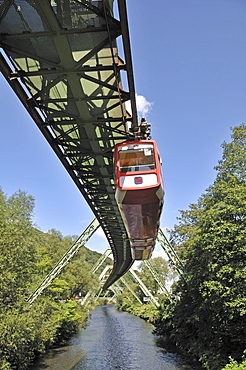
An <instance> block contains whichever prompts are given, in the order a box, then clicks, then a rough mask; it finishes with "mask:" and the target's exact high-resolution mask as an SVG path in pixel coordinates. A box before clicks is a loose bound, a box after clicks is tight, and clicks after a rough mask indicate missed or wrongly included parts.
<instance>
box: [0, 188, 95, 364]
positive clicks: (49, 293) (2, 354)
mask: <svg viewBox="0 0 246 370" xmlns="http://www.w3.org/2000/svg"><path fill="white" fill-rule="evenodd" d="M33 211H34V199H33V197H32V196H30V195H28V194H26V193H25V192H23V191H18V192H16V193H15V194H13V195H12V196H10V197H9V198H8V197H7V196H6V195H5V194H4V193H3V191H2V190H1V189H0V286H1V289H0V368H1V369H19V370H22V369H27V368H28V367H29V365H30V363H31V362H32V361H33V359H34V357H35V356H36V355H37V354H39V353H41V352H43V351H44V350H45V349H46V348H48V347H49V346H51V345H52V344H54V343H56V342H59V341H62V340H66V339H67V338H68V337H69V336H70V335H71V334H72V333H74V332H75V331H76V330H77V328H78V326H79V325H81V324H82V323H83V322H84V321H85V320H86V318H87V316H88V315H87V311H85V310H83V308H81V306H80V305H78V304H77V303H76V302H75V300H74V297H75V295H76V294H77V293H79V292H80V293H82V294H85V293H86V292H87V291H88V289H90V288H91V287H92V286H93V284H95V283H97V280H96V278H95V276H91V274H90V269H91V267H92V264H93V263H94V262H95V261H96V260H97V259H98V257H99V254H98V253H95V252H92V251H90V250H88V249H87V248H85V247H83V248H81V250H80V251H79V252H78V253H77V254H76V256H74V259H73V261H72V263H70V264H68V265H67V266H66V268H64V269H63V271H62V273H61V274H60V275H59V276H58V277H57V278H56V279H55V280H54V282H53V283H52V285H51V286H50V287H49V288H48V289H46V290H45V292H44V293H43V294H42V296H41V297H40V298H39V299H37V300H36V301H35V302H34V303H33V305H32V306H30V305H29V304H27V302H26V300H27V298H28V296H29V295H30V292H31V291H33V290H34V289H35V288H36V287H37V286H38V285H39V284H40V283H41V282H42V280H43V279H44V277H45V276H46V275H47V273H48V272H49V271H50V270H51V269H52V268H53V267H54V266H55V265H56V263H57V262H58V261H59V260H60V258H61V257H62V256H63V254H64V253H65V252H66V251H67V250H68V248H69V247H70V246H71V245H72V243H73V240H74V237H73V238H71V237H63V236H62V234H61V233H60V232H59V231H57V230H54V229H52V230H50V231H49V232H48V233H43V232H41V231H40V230H38V229H37V228H35V227H34V226H33V224H32V215H33ZM69 297H71V299H69Z"/></svg>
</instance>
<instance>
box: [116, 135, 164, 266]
mask: <svg viewBox="0 0 246 370" xmlns="http://www.w3.org/2000/svg"><path fill="white" fill-rule="evenodd" d="M115 177H116V185H115V189H116V191H115V197H116V201H117V203H118V206H119V209H120V213H121V215H122V218H123V221H124V224H125V226H126V230H127V234H128V235H127V236H126V237H128V238H129V240H130V245H131V251H132V257H133V259H134V260H145V259H149V258H150V257H151V255H152V252H153V250H154V246H155V242H156V237H157V233H158V228H159V224H160V216H161V211H162V207H163V199H164V187H163V181H162V174H161V160H160V156H159V153H158V149H157V145H156V142H155V141H153V140H138V141H128V142H124V143H120V144H117V145H116V146H115Z"/></svg>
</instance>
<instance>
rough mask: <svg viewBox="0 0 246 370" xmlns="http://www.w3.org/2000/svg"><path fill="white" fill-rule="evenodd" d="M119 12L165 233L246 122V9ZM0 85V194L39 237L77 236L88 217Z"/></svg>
mask: <svg viewBox="0 0 246 370" xmlns="http://www.w3.org/2000/svg"><path fill="white" fill-rule="evenodd" d="M127 4H128V18H129V27H130V36H131V46H132V56H133V64H134V77H135V85H136V91H137V94H138V95H140V96H143V97H145V99H146V100H147V102H149V103H151V104H149V107H147V108H149V111H148V112H147V115H146V117H147V120H148V121H149V122H150V123H151V124H152V138H153V139H154V140H156V141H157V143H158V146H159V150H160V153H161V156H162V160H163V176H164V181H165V188H166V197H165V207H164V212H163V216H162V221H161V226H162V228H163V229H164V230H165V229H166V228H172V227H173V225H174V223H176V222H177V221H176V217H178V216H179V212H178V210H184V209H187V208H188V206H189V204H190V203H195V202H196V201H197V199H198V197H199V196H200V195H201V194H202V193H204V192H205V189H206V188H207V187H208V186H209V185H210V184H212V182H213V181H214V178H215V175H216V172H215V171H214V169H213V167H214V166H215V165H216V164H217V162H218V160H219V159H220V158H221V154H222V149H221V144H222V142H223V141H230V133H231V131H230V127H234V126H237V125H239V124H241V123H242V122H246V104H245V103H246V93H245V86H246V73H245V70H246V48H245V44H246V28H245V16H246V3H245V0H216V1H214V0H206V1H204V0H186V1H184V0H156V1H155V2H150V1H147V0H142V1H141V2H140V1H139V0H131V1H129V0H128V2H127ZM150 4H151V5H150ZM152 4H154V6H153V5H152ZM0 86H1V89H0V101H1V103H0V117H1V136H0V168H1V172H0V186H1V187H2V189H3V191H4V192H5V193H6V194H8V195H11V194H12V193H13V192H15V191H17V190H18V189H22V190H25V191H27V192H28V193H29V194H31V195H33V196H34V197H35V199H36V207H35V216H34V221H35V223H36V224H37V225H38V226H39V227H40V229H41V230H43V231H47V230H48V229H51V228H55V229H57V230H59V231H61V233H62V234H63V235H74V234H77V235H79V234H80V233H81V232H82V231H83V230H84V228H85V227H86V226H87V225H88V224H89V223H90V221H91V220H92V219H93V215H92V212H91V211H90V209H89V207H88V205H87V204H86V202H85V201H84V199H83V198H82V196H81V194H80V193H79V191H78V190H77V188H76V186H75V185H74V184H73V181H72V180H71V179H70V177H69V175H68V174H67V173H66V171H65V169H64V168H63V167H62V165H61V164H60V162H59V160H58V159H57V158H56V156H55V154H54V153H53V151H52V150H51V148H50V147H49V145H48V143H46V141H45V139H44V138H43V137H42V134H41V133H40V132H39V130H38V128H37V127H36V126H35V124H34V123H33V122H32V120H31V118H30V117H29V116H28V114H27V113H26V111H25V109H24V108H23V106H22V105H21V103H20V102H19V101H18V99H17V98H16V97H15V95H14V93H13V92H12V91H11V90H10V88H9V87H8V85H7V83H6V82H5V81H4V79H3V77H2V76H0ZM145 108H146V106H145V107H144V108H143V107H142V109H145ZM147 108H146V109H147ZM145 114H146V111H145ZM139 118H141V112H140V114H139ZM87 246H88V247H90V248H92V249H94V250H98V251H100V252H103V251H104V249H105V248H106V246H107V243H106V241H105V240H104V239H103V238H102V237H101V236H100V235H97V236H95V237H93V238H92V239H91V240H90V241H89V242H88V244H87ZM156 250H157V251H158V250H159V247H158V246H157V248H156Z"/></svg>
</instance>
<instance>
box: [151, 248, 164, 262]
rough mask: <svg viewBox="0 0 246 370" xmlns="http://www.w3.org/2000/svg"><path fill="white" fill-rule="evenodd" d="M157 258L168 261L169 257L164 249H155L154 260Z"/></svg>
mask: <svg viewBox="0 0 246 370" xmlns="http://www.w3.org/2000/svg"><path fill="white" fill-rule="evenodd" d="M156 257H162V258H164V259H165V260H168V256H167V254H166V253H165V252H164V250H163V249H162V248H161V249H159V250H157V249H154V251H153V254H152V258H156Z"/></svg>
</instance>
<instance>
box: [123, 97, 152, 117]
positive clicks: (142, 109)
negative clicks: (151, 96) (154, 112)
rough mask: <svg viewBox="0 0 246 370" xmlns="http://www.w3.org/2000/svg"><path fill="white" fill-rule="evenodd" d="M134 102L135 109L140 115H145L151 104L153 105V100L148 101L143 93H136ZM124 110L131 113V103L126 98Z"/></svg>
mask: <svg viewBox="0 0 246 370" xmlns="http://www.w3.org/2000/svg"><path fill="white" fill-rule="evenodd" d="M136 103H137V111H138V114H139V115H140V116H141V118H142V117H146V116H147V115H148V114H149V112H150V110H151V108H152V106H153V104H154V103H153V102H149V101H148V100H147V99H146V98H145V97H144V96H143V95H137V94H136ZM126 110H127V111H128V112H129V113H130V114H132V110H131V103H130V101H129V100H128V101H127V102H126Z"/></svg>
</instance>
